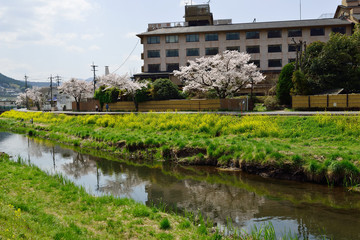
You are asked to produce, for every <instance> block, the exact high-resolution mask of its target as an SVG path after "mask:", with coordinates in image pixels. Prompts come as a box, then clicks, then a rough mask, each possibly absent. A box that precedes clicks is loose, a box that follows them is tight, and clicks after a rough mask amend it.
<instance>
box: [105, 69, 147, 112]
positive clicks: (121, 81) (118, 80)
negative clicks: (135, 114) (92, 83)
mask: <svg viewBox="0 0 360 240" xmlns="http://www.w3.org/2000/svg"><path fill="white" fill-rule="evenodd" d="M99 80H100V81H99V85H104V86H105V90H107V89H110V88H117V89H119V90H121V91H123V92H124V94H125V95H128V96H130V97H131V98H132V99H133V101H134V104H135V108H136V109H137V108H138V105H137V102H136V101H135V94H136V91H138V90H140V89H142V88H143V87H146V86H147V84H148V83H147V82H146V81H143V82H139V81H136V80H132V79H130V77H129V75H128V74H124V75H118V74H115V73H111V74H109V75H105V76H102V77H100V79H99Z"/></svg>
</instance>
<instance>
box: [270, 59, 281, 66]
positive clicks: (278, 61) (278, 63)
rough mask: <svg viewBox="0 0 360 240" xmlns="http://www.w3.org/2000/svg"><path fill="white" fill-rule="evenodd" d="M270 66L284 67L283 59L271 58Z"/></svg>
mask: <svg viewBox="0 0 360 240" xmlns="http://www.w3.org/2000/svg"><path fill="white" fill-rule="evenodd" d="M269 67H282V60H281V59H270V60H269Z"/></svg>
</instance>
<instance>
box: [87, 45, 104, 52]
mask: <svg viewBox="0 0 360 240" xmlns="http://www.w3.org/2000/svg"><path fill="white" fill-rule="evenodd" d="M100 49H101V48H100V47H99V46H97V45H92V46H90V47H89V50H91V51H98V50H100Z"/></svg>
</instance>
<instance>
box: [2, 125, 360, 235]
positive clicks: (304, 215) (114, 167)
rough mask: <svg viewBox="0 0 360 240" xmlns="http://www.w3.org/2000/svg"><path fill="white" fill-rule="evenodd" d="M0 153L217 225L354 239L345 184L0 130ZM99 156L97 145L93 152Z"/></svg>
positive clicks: (352, 199)
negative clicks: (136, 162) (131, 157)
mask: <svg viewBox="0 0 360 240" xmlns="http://www.w3.org/2000/svg"><path fill="white" fill-rule="evenodd" d="M0 152H5V153H7V154H9V155H11V156H13V158H14V159H16V158H17V156H20V157H21V158H23V159H24V160H26V161H29V162H31V163H33V164H35V165H37V166H38V167H40V168H41V169H43V170H44V171H47V172H49V173H55V172H56V173H61V174H63V175H65V176H67V177H68V178H69V179H71V180H72V181H74V182H75V183H76V184H78V185H82V186H84V187H85V189H86V190H87V191H88V192H89V193H91V194H94V195H97V196H100V195H105V194H111V195H114V196H117V197H127V198H132V199H134V200H136V201H138V202H142V203H145V204H152V203H159V202H161V203H164V204H166V205H167V206H176V207H177V208H178V209H179V210H184V209H186V210H187V211H192V212H198V211H201V212H202V213H203V214H204V215H206V216H207V217H209V218H211V219H212V220H213V221H214V223H215V224H217V226H219V227H224V226H226V225H227V223H228V222H229V221H228V220H227V219H231V222H232V224H233V225H234V226H235V227H239V228H246V229H248V230H249V229H251V226H253V225H255V224H256V225H261V224H262V223H264V222H269V221H271V222H272V224H273V225H274V227H275V230H276V232H277V234H278V236H281V233H283V232H285V231H286V232H289V231H291V232H292V233H298V234H299V236H300V239H319V238H322V237H324V236H325V237H326V238H331V239H360V194H354V193H350V192H348V191H347V190H346V189H344V188H329V187H327V186H321V185H316V184H309V183H299V182H293V181H284V180H273V179H265V178H262V177H259V176H253V175H247V174H244V173H241V172H226V171H220V170H217V169H215V168H209V167H181V166H176V167H171V166H164V167H162V168H159V167H158V168H150V167H146V166H133V165H129V164H126V163H122V162H117V161H111V160H107V159H105V158H100V157H94V156H90V155H86V154H81V153H79V152H76V151H74V150H71V149H67V148H65V147H61V146H59V145H56V144H54V143H51V142H48V141H41V140H38V139H32V138H27V137H26V136H23V135H18V134H12V133H4V132H0ZM99 155H101V154H100V152H99Z"/></svg>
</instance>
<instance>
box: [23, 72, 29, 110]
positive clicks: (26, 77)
mask: <svg viewBox="0 0 360 240" xmlns="http://www.w3.org/2000/svg"><path fill="white" fill-rule="evenodd" d="M24 78H25V102H26V109H29V102H28V97H27V92H26V89H27V80H28V78H29V77H28V76H26V74H25V76H24Z"/></svg>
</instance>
